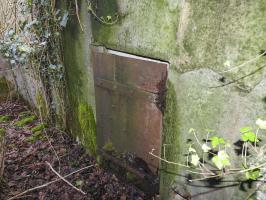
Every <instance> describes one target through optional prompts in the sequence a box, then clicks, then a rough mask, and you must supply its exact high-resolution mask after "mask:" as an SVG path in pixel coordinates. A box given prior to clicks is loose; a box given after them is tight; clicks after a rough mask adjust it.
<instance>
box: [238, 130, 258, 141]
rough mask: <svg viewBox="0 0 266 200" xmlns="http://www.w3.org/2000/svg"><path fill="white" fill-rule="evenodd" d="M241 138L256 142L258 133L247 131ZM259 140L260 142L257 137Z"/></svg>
mask: <svg viewBox="0 0 266 200" xmlns="http://www.w3.org/2000/svg"><path fill="white" fill-rule="evenodd" d="M241 139H242V140H243V141H244V142H247V141H249V142H255V140H256V135H255V133H254V132H247V133H244V134H243V135H242V136H241ZM257 142H258V139H257Z"/></svg>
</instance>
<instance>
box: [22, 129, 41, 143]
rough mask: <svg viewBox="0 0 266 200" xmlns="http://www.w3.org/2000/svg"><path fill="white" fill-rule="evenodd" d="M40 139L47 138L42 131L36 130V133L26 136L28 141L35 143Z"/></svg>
mask: <svg viewBox="0 0 266 200" xmlns="http://www.w3.org/2000/svg"><path fill="white" fill-rule="evenodd" d="M40 140H41V141H43V140H45V136H44V135H43V134H42V131H36V132H35V133H34V134H32V135H31V136H29V137H27V138H26V141H27V142H30V143H35V142H37V141H40Z"/></svg>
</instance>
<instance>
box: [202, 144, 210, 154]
mask: <svg viewBox="0 0 266 200" xmlns="http://www.w3.org/2000/svg"><path fill="white" fill-rule="evenodd" d="M201 148H202V150H203V152H205V153H208V152H209V151H210V150H211V148H210V147H209V146H208V145H206V144H203V145H202V146H201Z"/></svg>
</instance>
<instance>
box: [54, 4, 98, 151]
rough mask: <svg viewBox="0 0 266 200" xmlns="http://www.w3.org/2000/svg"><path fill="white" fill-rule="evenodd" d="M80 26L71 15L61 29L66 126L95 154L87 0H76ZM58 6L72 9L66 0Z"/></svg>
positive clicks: (93, 98)
mask: <svg viewBox="0 0 266 200" xmlns="http://www.w3.org/2000/svg"><path fill="white" fill-rule="evenodd" d="M78 6H79V11H80V14H79V15H80V19H81V26H82V27H83V30H84V31H82V30H81V27H80V24H79V22H78V20H77V17H76V16H75V15H70V16H69V20H68V23H67V27H66V29H65V30H64V32H63V47H64V58H65V59H64V65H65V72H66V82H67V83H66V84H67V87H66V92H67V105H66V107H67V110H66V112H67V129H68V130H69V131H70V132H71V133H72V135H73V136H74V137H76V138H77V140H78V141H80V142H82V143H83V144H84V145H85V146H86V147H87V149H88V150H89V152H90V153H91V154H92V155H95V154H96V144H95V138H96V125H95V116H94V115H95V97H94V82H93V72H92V62H91V57H90V54H91V49H90V43H91V38H92V35H91V28H90V17H89V14H88V12H87V2H86V1H79V5H78ZM59 7H60V8H61V9H62V10H67V9H68V8H69V7H72V8H73V9H75V5H74V4H72V3H71V2H69V1H65V0H61V1H60V5H59Z"/></svg>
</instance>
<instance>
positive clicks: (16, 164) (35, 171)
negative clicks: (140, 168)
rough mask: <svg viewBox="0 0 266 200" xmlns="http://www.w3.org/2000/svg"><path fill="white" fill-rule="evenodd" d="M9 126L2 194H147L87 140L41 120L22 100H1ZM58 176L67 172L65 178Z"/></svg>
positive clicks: (6, 198)
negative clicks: (102, 160) (95, 153)
mask: <svg viewBox="0 0 266 200" xmlns="http://www.w3.org/2000/svg"><path fill="white" fill-rule="evenodd" d="M0 128H2V129H5V130H6V148H5V170H4V182H2V183H0V199H3V200H12V199H24V200H33V199H34V200H35V199H38V200H83V199H95V200H104V199H106V200H107V199H110V200H115V199H117V200H126V199H129V200H135V199H136V200H138V199H144V197H143V193H142V192H141V191H139V190H138V189H136V188H135V187H134V186H132V185H129V184H126V183H125V182H123V181H122V180H120V179H118V178H117V177H116V176H115V175H114V174H112V173H110V172H107V171H106V170H104V169H102V168H101V167H99V166H98V165H97V164H96V161H95V159H94V158H92V157H90V156H89V155H88V154H87V153H86V151H85V149H84V148H82V146H81V145H79V144H77V143H76V142H75V141H74V140H73V139H72V138H71V137H69V136H68V135H67V134H66V133H64V132H62V131H60V130H57V129H55V128H48V127H46V128H43V124H42V123H41V121H40V119H38V118H37V117H36V115H35V114H34V113H32V112H31V111H30V110H29V108H28V107H27V106H26V104H24V103H23V102H21V101H16V102H5V103H1V104H0ZM56 173H58V175H59V176H60V175H61V176H63V177H66V176H67V177H66V178H65V179H66V180H67V181H68V183H69V184H68V183H66V181H63V180H62V177H61V178H60V177H59V176H58V175H57V174H56Z"/></svg>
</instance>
